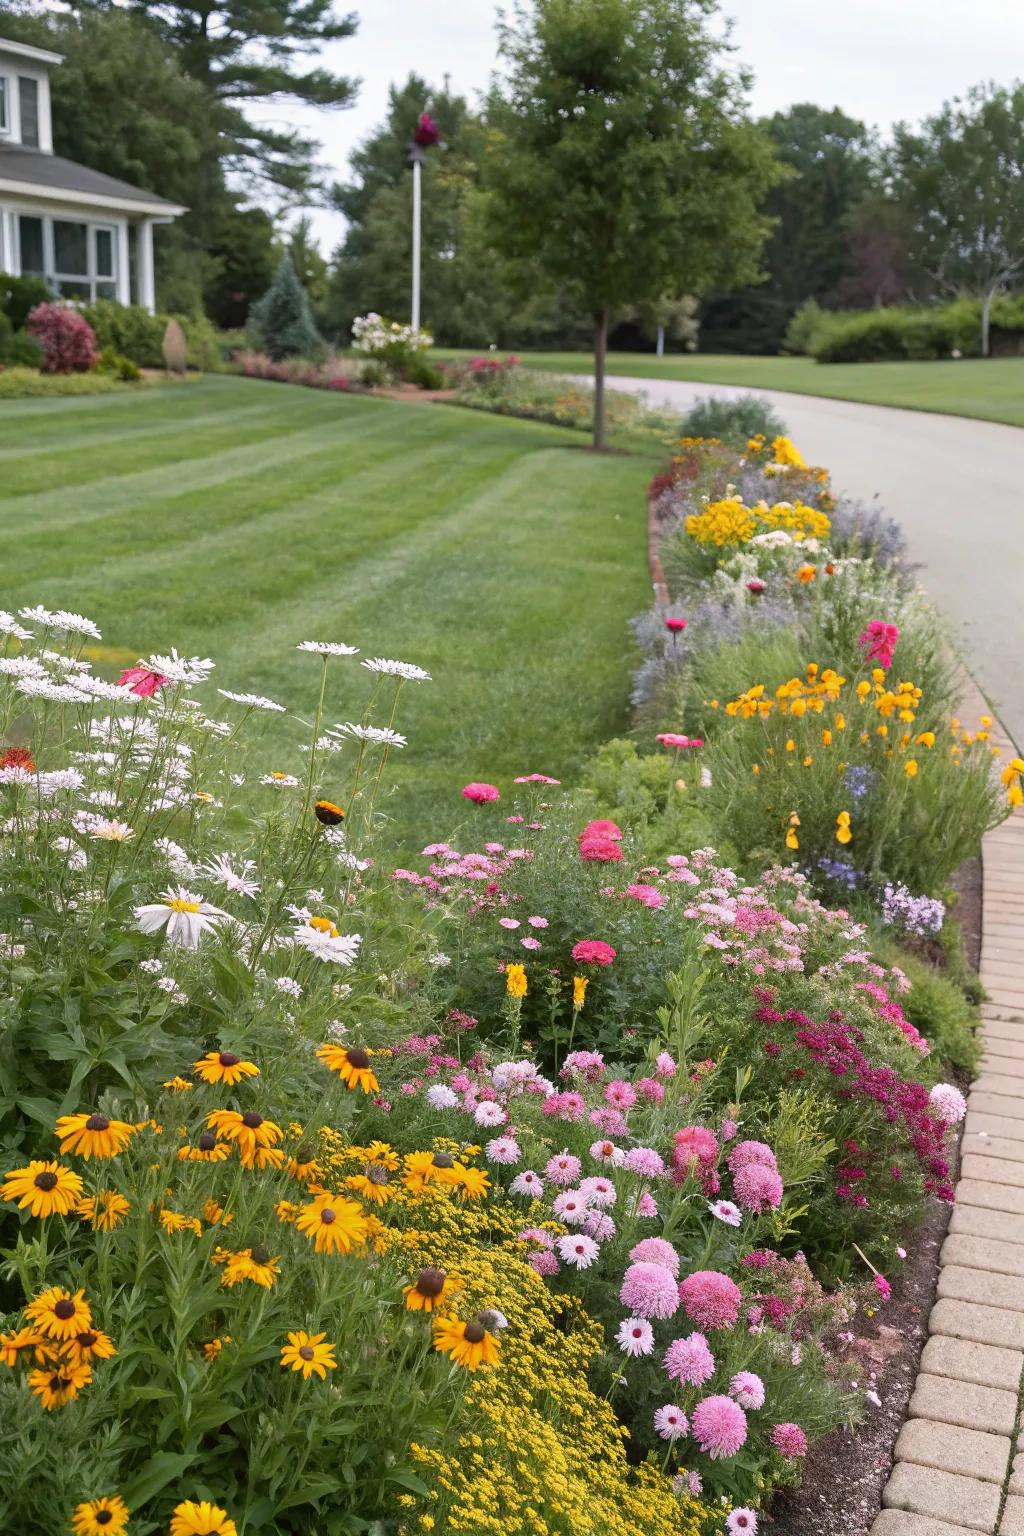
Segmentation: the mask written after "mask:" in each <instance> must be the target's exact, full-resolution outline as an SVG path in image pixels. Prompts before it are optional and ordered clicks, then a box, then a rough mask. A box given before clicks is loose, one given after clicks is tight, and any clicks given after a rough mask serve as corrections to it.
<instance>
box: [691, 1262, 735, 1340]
mask: <svg viewBox="0 0 1024 1536" xmlns="http://www.w3.org/2000/svg"><path fill="white" fill-rule="evenodd" d="M679 1299H680V1300H681V1302H682V1303H683V1308H684V1310H685V1312H686V1315H687V1317H691V1318H692V1319H693V1321H694V1322H695V1323H699V1324H700V1326H701V1327H702V1328H711V1329H716V1330H717V1329H721V1328H732V1327H733V1326H734V1325H735V1323H736V1320H737V1318H738V1317H739V1315H740V1303H741V1301H742V1299H743V1298H742V1296H741V1294H740V1288H739V1286H738V1285H737V1284H736V1282H735V1281H734V1280H730V1278H729V1276H728V1275H723V1274H722V1273H721V1271H720V1270H717V1269H698V1270H695V1271H694V1273H693V1274H692V1275H687V1277H686V1279H685V1280H684V1281H682V1283H681V1284H680V1286H679Z"/></svg>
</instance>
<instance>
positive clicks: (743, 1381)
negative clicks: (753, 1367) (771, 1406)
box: [729, 1371, 764, 1410]
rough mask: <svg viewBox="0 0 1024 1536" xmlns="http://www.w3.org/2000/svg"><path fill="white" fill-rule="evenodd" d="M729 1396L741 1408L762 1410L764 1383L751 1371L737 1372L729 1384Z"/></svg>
mask: <svg viewBox="0 0 1024 1536" xmlns="http://www.w3.org/2000/svg"><path fill="white" fill-rule="evenodd" d="M729 1396H730V1397H733V1398H735V1399H736V1401H737V1402H738V1403H739V1405H740V1407H741V1408H746V1409H747V1410H750V1409H752V1408H754V1409H756V1408H763V1407H764V1382H763V1381H762V1380H761V1378H760V1376H756V1375H755V1374H754V1372H753V1371H737V1372H736V1375H735V1376H734V1377H733V1379H732V1381H730V1383H729Z"/></svg>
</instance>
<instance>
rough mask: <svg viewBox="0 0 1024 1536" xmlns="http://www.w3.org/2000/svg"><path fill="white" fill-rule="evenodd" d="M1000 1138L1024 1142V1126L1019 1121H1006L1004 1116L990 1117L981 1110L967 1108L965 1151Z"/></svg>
mask: <svg viewBox="0 0 1024 1536" xmlns="http://www.w3.org/2000/svg"><path fill="white" fill-rule="evenodd" d="M994 1136H999V1137H1001V1138H1002V1139H1003V1140H1006V1141H1024V1126H1022V1125H1021V1123H1020V1121H1019V1120H1006V1119H1004V1117H1003V1116H1002V1115H988V1114H985V1113H984V1112H983V1111H982V1110H980V1109H973V1110H972V1108H971V1106H970V1105H968V1106H967V1119H966V1120H965V1121H964V1151H966V1152H972V1151H974V1150H975V1149H977V1148H980V1147H981V1146H982V1144H983V1143H984V1142H985V1141H986V1140H991V1138H992V1137H994Z"/></svg>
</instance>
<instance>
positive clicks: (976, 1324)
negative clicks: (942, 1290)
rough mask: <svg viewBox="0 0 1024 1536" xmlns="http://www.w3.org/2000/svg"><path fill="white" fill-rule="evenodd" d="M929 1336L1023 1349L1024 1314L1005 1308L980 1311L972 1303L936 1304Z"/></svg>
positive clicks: (929, 1324)
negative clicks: (971, 1340) (942, 1335)
mask: <svg viewBox="0 0 1024 1536" xmlns="http://www.w3.org/2000/svg"><path fill="white" fill-rule="evenodd" d="M928 1331H929V1332H930V1333H946V1334H949V1335H950V1337H951V1338H954V1339H973V1340H974V1342H975V1343H976V1344H996V1345H998V1346H999V1347H1000V1348H1001V1349H1024V1313H1021V1312H1010V1311H1008V1310H1007V1308H1005V1307H981V1306H976V1305H975V1304H974V1303H973V1302H970V1301H937V1302H936V1303H935V1305H934V1307H932V1311H931V1316H930V1317H929V1319H928Z"/></svg>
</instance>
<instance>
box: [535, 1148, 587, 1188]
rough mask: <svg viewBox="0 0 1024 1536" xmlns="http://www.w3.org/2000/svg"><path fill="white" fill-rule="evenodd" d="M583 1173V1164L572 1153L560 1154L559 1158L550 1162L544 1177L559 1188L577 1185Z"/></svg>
mask: <svg viewBox="0 0 1024 1536" xmlns="http://www.w3.org/2000/svg"><path fill="white" fill-rule="evenodd" d="M582 1172H583V1164H582V1163H581V1162H580V1160H579V1158H578V1157H574V1156H573V1154H572V1153H571V1152H568V1151H567V1152H559V1153H558V1154H557V1156H555V1157H552V1158H550V1159H549V1160H548V1163H547V1166H546V1167H545V1169H544V1177H545V1178H546V1179H547V1180H548V1181H549V1183H551V1184H557V1185H558V1186H559V1188H561V1187H562V1186H564V1185H566V1184H575V1182H576V1180H577V1179H578V1178H579V1176H580V1174H581V1173H582Z"/></svg>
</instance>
